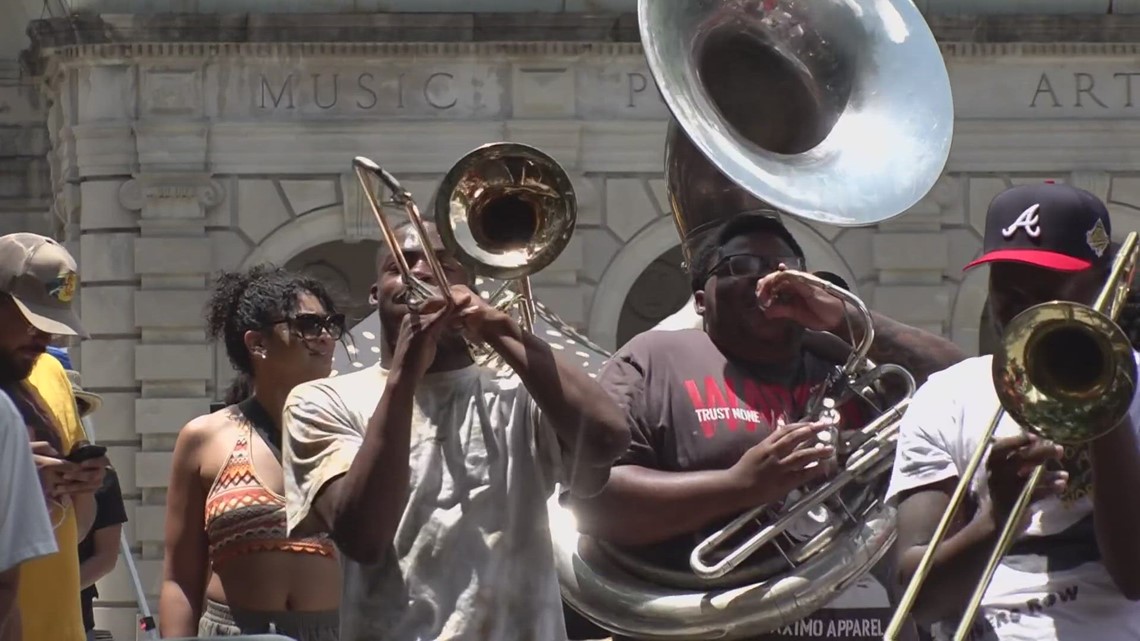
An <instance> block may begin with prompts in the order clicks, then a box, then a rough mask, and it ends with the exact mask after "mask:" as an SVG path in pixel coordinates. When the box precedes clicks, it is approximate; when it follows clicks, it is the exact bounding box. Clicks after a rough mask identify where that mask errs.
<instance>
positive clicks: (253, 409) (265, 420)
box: [237, 396, 281, 463]
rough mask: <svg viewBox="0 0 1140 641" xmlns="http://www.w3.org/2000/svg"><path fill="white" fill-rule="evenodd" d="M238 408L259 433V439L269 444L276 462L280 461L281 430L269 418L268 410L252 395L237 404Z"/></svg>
mask: <svg viewBox="0 0 1140 641" xmlns="http://www.w3.org/2000/svg"><path fill="white" fill-rule="evenodd" d="M237 407H238V410H239V411H240V412H241V413H242V416H244V417H245V420H247V421H249V424H250V425H251V426H252V427H253V429H255V430H257V433H258V434H259V435H261V440H263V441H265V444H266V445H268V446H269V449H270V450H271V451H272V452H273V456H274V458H276V459H277V462H278V463H280V462H281V430H279V429H277V425H275V424H274V422H273V419H272V418H270V416H269V412H267V411H265V408H264V407H262V406H261V403H258V402H257V399H255V398H254V397H252V396H251V397H249V398H246V399H245V400H244V401H242V402H240V403H238V404H237Z"/></svg>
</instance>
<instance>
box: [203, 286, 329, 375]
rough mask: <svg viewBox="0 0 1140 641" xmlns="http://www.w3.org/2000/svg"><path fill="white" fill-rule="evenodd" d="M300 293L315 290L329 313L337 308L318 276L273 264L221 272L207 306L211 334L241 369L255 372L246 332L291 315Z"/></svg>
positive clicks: (236, 366)
mask: <svg viewBox="0 0 1140 641" xmlns="http://www.w3.org/2000/svg"><path fill="white" fill-rule="evenodd" d="M301 294H312V295H313V296H315V297H316V298H317V300H319V301H320V302H321V304H322V305H324V307H325V310H327V311H328V313H330V314H332V313H335V312H336V304H335V303H334V302H333V299H332V296H331V295H329V292H328V290H327V289H326V288H325V286H324V285H323V284H322V283H321V282H320V281H318V280H317V279H315V278H311V277H309V276H305V275H303V274H298V273H296V272H291V271H288V270H286V269H283V268H281V267H277V266H275V265H271V264H264V265H258V266H256V267H253V268H252V269H250V270H249V271H246V272H222V273H221V274H219V275H218V277H217V279H216V280H215V281H214V290H213V294H212V295H211V296H210V301H209V303H207V306H206V326H207V328H208V331H209V335H210V337H211V338H212V339H214V340H221V341H222V342H223V344H224V345H225V347H226V356H227V357H228V358H229V359H230V363H232V364H233V366H234V368H235V369H236V370H237V371H238V372H240V373H242V374H245V375H247V376H252V375H253V359H252V358H250V355H249V350H247V349H246V347H245V338H244V337H245V333H246V332H248V331H251V330H253V331H257V330H261V329H264V328H266V327H268V326H270V325H272V324H273V323H275V322H278V321H281V320H282V319H285V318H288V317H289V315H290V314H292V313H293V312H294V311H296V307H297V297H298V296H300V295H301Z"/></svg>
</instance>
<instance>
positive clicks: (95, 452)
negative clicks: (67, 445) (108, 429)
mask: <svg viewBox="0 0 1140 641" xmlns="http://www.w3.org/2000/svg"><path fill="white" fill-rule="evenodd" d="M106 454H107V448H106V447H104V446H102V445H94V444H92V443H83V444H81V445H78V446H76V447H73V448H71V452H69V453H68V455H67V460H68V461H70V462H72V463H82V462H84V461H90V460H91V459H96V458H99V457H100V456H104V455H106Z"/></svg>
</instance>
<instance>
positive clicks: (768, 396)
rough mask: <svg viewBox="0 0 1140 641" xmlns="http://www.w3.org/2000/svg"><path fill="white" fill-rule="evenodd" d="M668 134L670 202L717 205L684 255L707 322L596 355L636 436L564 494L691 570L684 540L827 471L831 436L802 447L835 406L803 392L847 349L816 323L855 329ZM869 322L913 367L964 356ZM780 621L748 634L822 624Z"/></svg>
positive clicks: (597, 529) (727, 188)
mask: <svg viewBox="0 0 1140 641" xmlns="http://www.w3.org/2000/svg"><path fill="white" fill-rule="evenodd" d="M670 136H671V141H670V145H669V150H670V151H669V158H670V160H667V164H666V167H667V170H668V171H670V172H671V173H670V180H671V183H672V184H671V188H672V189H674V192H673V193H674V194H675V195H677V196H678V198H677V202H676V203H675V205H674V206H675V207H679V208H680V209H681V210H682V212H681V213H679V214H678V215H683V214H684V213H688V212H696V214H695V215H698V216H705V217H712V216H716V217H719V220H718V221H714V224H711V225H708V226H707V230H706V231H705V232H704V233H703V234H702V235H701V237H700V240H699V241H697V242H695V243H694V246H693V247H691V248H690V251H689V252H688V256H689V261H688V269H689V272H690V276H691V280H692V283H691V284H692V289H693V292H694V294H695V302H696V305H697V310H698V313H700V314H701V316H702V317H703V320H704V329H703V330H701V329H682V330H676V331H649V332H645V333H643V334H640V335H638V336H636V337H634V338H633V339H632V340H630V341H629V343H627V344H626V345H625V346H624V347H622V348H621V349H620V350H619V351H618V352H617V353H616V354H615V355H614V356H613V358H612V359H611V360H610V362H609V363H607V365H606V367H605V368H604V369H603V371H602V373H601V374H600V376H599V381H600V382H601V384H602V386H603V387H605V388H606V389H607V390H608V391H609V392H610V393H611V394H612V395H613V396H614V397H615V398H616V399H617V400H618V403H619V405H620V406H621V407H622V409H623V410H624V411H625V413H626V417H627V421H628V423H629V425H630V428H631V430H632V432H633V435H632V438H633V441H632V444H631V446H630V449H629V451H628V452H626V454H625V455H624V456H623V457H622V458H621V459H620V460H619V462H618V465H617V466H615V467H614V469H613V471H612V474H611V478H610V481H609V483H608V484H607V485H606V487H605V488H604V490H603V491H602V492H601V493H600V494H599V495H597V496H596V497H592V498H590V499H587V500H576V501H575V502H574V511H575V513H576V515H577V516H578V519H579V527H580V530H581V531H582V532H583V533H586V534H590V535H592V536H595V537H597V538H599V539H602V540H606V541H609V542H611V543H614V544H617V545H620V546H622V547H625V548H627V549H630V550H631V551H633V552H634V553H635V554H636V555H637V556H638V557H640V558H642V559H645V560H646V561H648V562H650V563H654V564H657V565H663V566H665V567H667V568H668V569H670V570H673V571H677V570H680V571H682V572H688V571H689V558H690V552H691V551H692V550H693V548H694V545H695V544H696V543H698V542H699V541H701V540H702V539H704V538H705V537H706V536H708V535H709V534H710V533H711V532H712V531H714V530H717V529H719V527H720V526H722V525H723V524H724V523H726V522H728V521H729V520H731V519H732V518H733V517H735V516H737V515H738V514H741V513H742V512H745V511H748V510H750V509H753V508H756V507H758V506H760V505H763V504H779V503H780V502H782V501H784V500H785V498H787V497H788V495H789V493H790V492H792V491H793V490H795V489H797V488H800V487H802V486H803V485H804V484H805V483H807V482H809V481H812V480H817V479H820V478H822V477H823V476H824V475H825V474H826V473H827V471H828V470H829V469H833V467H832V466H831V465H830V464H829V463H828V461H829V460H830V459H831V458H832V457H833V456H834V449H833V448H831V447H828V446H823V445H819V446H815V445H814V444H815V443H816V437H817V434H819V433H820V432H823V431H827V430H829V429H830V428H832V427H835V423H834V419H824V420H820V421H814V422H804V421H803V417H804V413H805V404H806V401H807V399H808V397H809V396H810V395H811V393H812V390H813V389H814V388H815V387H816V386H817V385H819V384H820V383H821V382H822V381H823V380H824V378H825V377H826V376H827V375H828V373H829V372H831V371H832V369H833V366H834V365H835V364H837V363H841V362H842V361H843V360H844V359H845V358H847V356H848V353H849V352H850V346H849V345H845V344H844V343H843V341H839V340H838V339H837V338H836V336H832V335H827V334H822V333H821V332H834V334H837V335H838V336H840V337H843V338H844V339H846V340H848V341H851V342H856V341H857V340H858V339H859V337H860V336H861V335H862V332H863V330H864V328H862V327H851V326H849V325H848V323H847V322H846V320H847V314H846V310H845V307H844V303H843V302H842V301H841V300H839V299H838V298H835V297H833V296H831V295H830V294H827V293H823V292H821V291H819V290H817V289H813V288H812V287H810V286H805V285H804V284H803V283H800V282H797V281H794V280H793V279H791V278H789V277H787V276H789V275H790V274H791V272H783V271H780V270H782V269H783V268H784V267H786V268H788V269H789V270H800V271H802V270H804V269H805V268H806V265H805V264H804V252H803V250H802V249H801V248H800V245H799V244H798V243H797V242H796V239H795V238H794V237H793V236H792V234H791V233H790V232H789V231H788V230H787V228H786V227H785V226H784V225H783V223H782V222H781V221H780V219H779V217H778V216H777V215H775V212H771V210H770V209H769V210H768V212H767V213H758V212H757V211H756V210H758V209H763V208H764V204H763V203H761V202H760V201H758V200H757V199H755V198H752V197H751V196H750V195H748V194H747V193H746V192H744V191H743V190H742V189H740V188H739V187H737V186H735V185H733V184H732V183H731V182H730V181H728V180H727V179H726V178H725V177H724V176H723V175H721V174H720V173H719V171H717V170H716V169H715V168H713V167H712V166H711V164H710V163H708V161H707V160H705V159H704V158H702V157H701V156H700V155H699V154H698V153H697V152H696V150H695V149H694V148H693V147H692V146H691V144H690V143H689V142H688V141H687V138H686V137H685V136H684V134H683V133H681V132H680V131H679V130H678V129H677V128H676V125H674V126H673V129H672V131H671V132H670ZM675 178H677V179H676V180H675ZM736 212H740V213H736ZM733 214H735V215H733ZM874 322H875V331H876V333H875V336H874V342H873V344H872V345H871V348H870V352H869V356H870V358H871V359H873V360H875V361H877V362H879V363H896V364H900V365H902V366H903V367H905V368H907V369H909V370H910V371H911V372H912V373H913V375H914V376H915V377H916V378H918V379H920V380H921V379H925V377H926V376H927V375H928V374H930V373H932V372H935V371H938V370H941V369H943V368H944V367H946V366H948V365H950V364H951V363H954V362H956V361H958V360H960V359H961V358H962V357H963V356H962V354H961V352H960V350H958V348H957V347H955V346H954V345H953V344H952V343H950V342H949V341H947V340H946V339H943V338H941V337H938V336H935V335H933V334H930V333H928V332H924V331H921V330H918V329H916V328H913V327H909V326H907V325H904V324H902V323H898V322H897V321H893V320H890V319H888V318H885V317H882V316H881V315H878V314H875V315H874ZM805 329H806V330H816V331H814V332H805ZM849 330H850V331H849ZM809 334H810V337H809V336H808V335H809ZM836 343H838V347H839V349H838V350H836V349H835V348H836ZM837 352H838V354H837ZM866 409H867V408H866V407H863V406H860V405H857V404H856V403H855V402H852V403H848V404H845V405H843V406H842V407H841V410H842V411H841V416H842V419H841V420H842V423H843V424H842V425H841V426H840V427H841V429H850V428H858V427H861V426H862V424H863V423H864V422H865V421H866V420H867V418H868V414H867V413H866V412H865V411H864V410H866ZM805 527H811V526H810V525H809V524H805ZM797 534H798V533H797ZM811 534H812V533H811V532H805V533H804V534H803V536H804V537H806V536H811ZM800 540H803V538H800ZM884 605H885V604H884ZM878 614H879V616H881V615H882V613H881V612H880V613H878ZM789 623H793V622H789ZM788 627H790V628H793V631H791V632H789V631H787V630H784V631H780V630H777V631H775V632H773V633H772V634H771V635H764V636H762V637H759V638H762V639H769V638H772V639H775V638H782V639H806V638H822V637H823V636H826V634H821V635H818V636H817V635H815V634H812V633H810V632H806V630H808V629H809V628H810V627H811V626H799V627H800V628H802V629H804V630H805V631H804V632H796V631H795V629H796V628H797V626H788ZM823 627H824V629H825V630H826V625H825V626H823ZM869 627H872V628H874V629H875V630H881V627H879V626H877V625H876V626H869ZM842 636H846V637H847V638H859V639H862V638H867V639H870V638H873V637H872V636H869V635H864V634H843V635H842ZM619 638H621V637H616V636H615V639H619ZM710 638H711V637H710Z"/></svg>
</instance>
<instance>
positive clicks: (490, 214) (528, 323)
mask: <svg viewBox="0 0 1140 641" xmlns="http://www.w3.org/2000/svg"><path fill="white" fill-rule="evenodd" d="M352 164H353V169H354V170H355V172H356V177H357V179H358V180H359V182H360V186H361V188H362V189H363V191H364V195H365V198H366V199H367V201H368V205H369V207H370V208H371V209H372V213H373V215H374V216H375V217H376V222H377V223H378V224H379V225H380V232H381V235H382V236H383V240H384V242H385V244H387V245H388V248H389V250H390V251H391V252H392V256H393V258H394V259H395V261H396V267H397V269H398V270H399V272H400V278H401V280H403V282H404V285H405V286H406V287H407V294H406V296H407V299H406V302H407V304H408V305H409V307H415V306H417V305H419V304H422V303H423V302H424V301H425V300H427V299H428V298H430V297H432V296H436V295H442V296H444V297H446V298H447V299H448V300H449V301H450V302H452V303H454V299H452V298H451V295H450V283H449V282H448V279H447V276H446V274H445V273H444V271H443V265H442V264H441V263H440V261H439V258H438V257H437V256H436V254H435V252H433V251H430V247H431V243H430V240H429V238H428V234H427V229H426V228H425V226H424V220H423V215H422V213H421V212H420V209H419V206H418V205H417V204H416V201H415V199H414V198H413V197H412V195H411V193H409V192H408V191H407V190H406V189H404V187H403V186H402V185H401V184H400V181H398V180H397V179H396V177H395V176H393V175H392V174H391V173H389V172H388V171H386V170H385V169H383V168H382V167H380V165H378V164H376V163H375V162H373V161H372V160H370V159H368V158H365V157H363V156H357V157H356V158H354V159H353V162H352ZM370 177H372V178H374V179H378V180H379V182H380V183H381V184H382V185H383V186H384V187H385V188H387V190H388V192H389V193H390V197H389V199H388V200H386V201H384V202H381V201H380V200H379V198H378V197H377V195H376V193H375V190H374V188H373V185H372V184H371V183H370V180H369V178H370ZM385 205H387V206H395V207H399V208H402V209H403V210H404V212H405V213H406V214H407V216H408V220H409V221H410V222H411V224H412V227H413V228H414V229H415V232H416V235H417V236H418V237H419V240H420V245H421V246H422V247H424V248H425V251H424V252H423V254H424V259H425V260H426V261H427V264H428V268H429V269H430V270H431V274H432V279H433V280H434V281H435V284H434V285H432V284H428V283H426V282H424V281H423V280H421V279H419V278H416V277H415V276H414V275H413V274H412V270H411V266H410V265H409V264H408V261H407V257H406V256H405V255H404V252H403V250H402V249H401V247H400V242H399V239H398V238H397V237H396V233H395V230H394V228H393V227H392V224H391V222H390V221H389V220H388V217H387V215H385V213H384V211H383V207H384V206H385ZM434 209H435V220H434V222H435V226H436V228H437V230H438V231H439V235H440V238H441V239H442V241H443V244H444V247H445V248H447V249H448V250H449V251H450V252H452V253H453V254H455V255H456V257H457V258H458V259H459V261H460V262H462V263H463V264H464V265H466V266H467V267H469V268H470V269H472V271H474V272H475V274H476V275H478V276H483V277H486V278H491V279H502V280H505V281H506V282H504V283H503V284H502V285H501V286H500V287H499V288H498V289H497V290H496V291H495V292H494V293H493V294H491V296H490V300H491V304H492V305H494V306H495V307H496V308H498V309H501V310H503V311H510V310H511V309H512V308H513V309H516V310H517V311H518V313H519V324H520V325H521V326H522V327H523V329H524V330H525V331H528V332H530V331H533V329H534V317H535V309H536V308H535V300H534V296H533V293H532V292H531V287H530V275H531V274H534V273H536V272H538V271H540V270H542V269H544V268H546V267H547V266H548V265H549V264H550V263H552V262H553V261H554V260H555V259H556V258H558V255H559V254H561V253H562V251H563V250H564V249H565V248H566V245H567V244H569V242H570V238H571V236H572V235H573V233H574V226H575V223H576V221H577V203H576V200H575V197H574V189H573V186H572V185H571V183H570V178H569V176H567V174H566V172H565V171H564V170H563V169H562V167H561V166H560V165H559V164H558V163H557V162H556V161H555V160H554V159H553V158H551V157H550V156H548V155H547V154H545V153H543V152H542V151H540V150H539V149H537V148H535V147H531V146H529V145H523V144H520V143H513V142H497V143H490V144H487V145H482V146H480V147H477V148H475V149H473V150H471V151H470V152H468V153H467V154H465V155H464V156H463V157H462V158H460V159H459V161H457V162H456V163H455V164H454V165H453V166H452V167H451V169H450V170H449V171H448V173H447V175H446V176H445V177H444V179H443V182H442V183H441V184H440V186H439V189H438V190H437V191H436V194H435V208H434ZM468 348H469V350H470V351H471V354H472V357H473V358H474V360H475V361H476V362H478V363H481V364H483V365H488V364H490V363H491V361H493V360H494V359H495V358H496V355H495V353H494V351H493V350H491V349H489V348H488V347H487V346H482V345H475V344H474V343H471V342H470V341H469V342H468Z"/></svg>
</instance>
